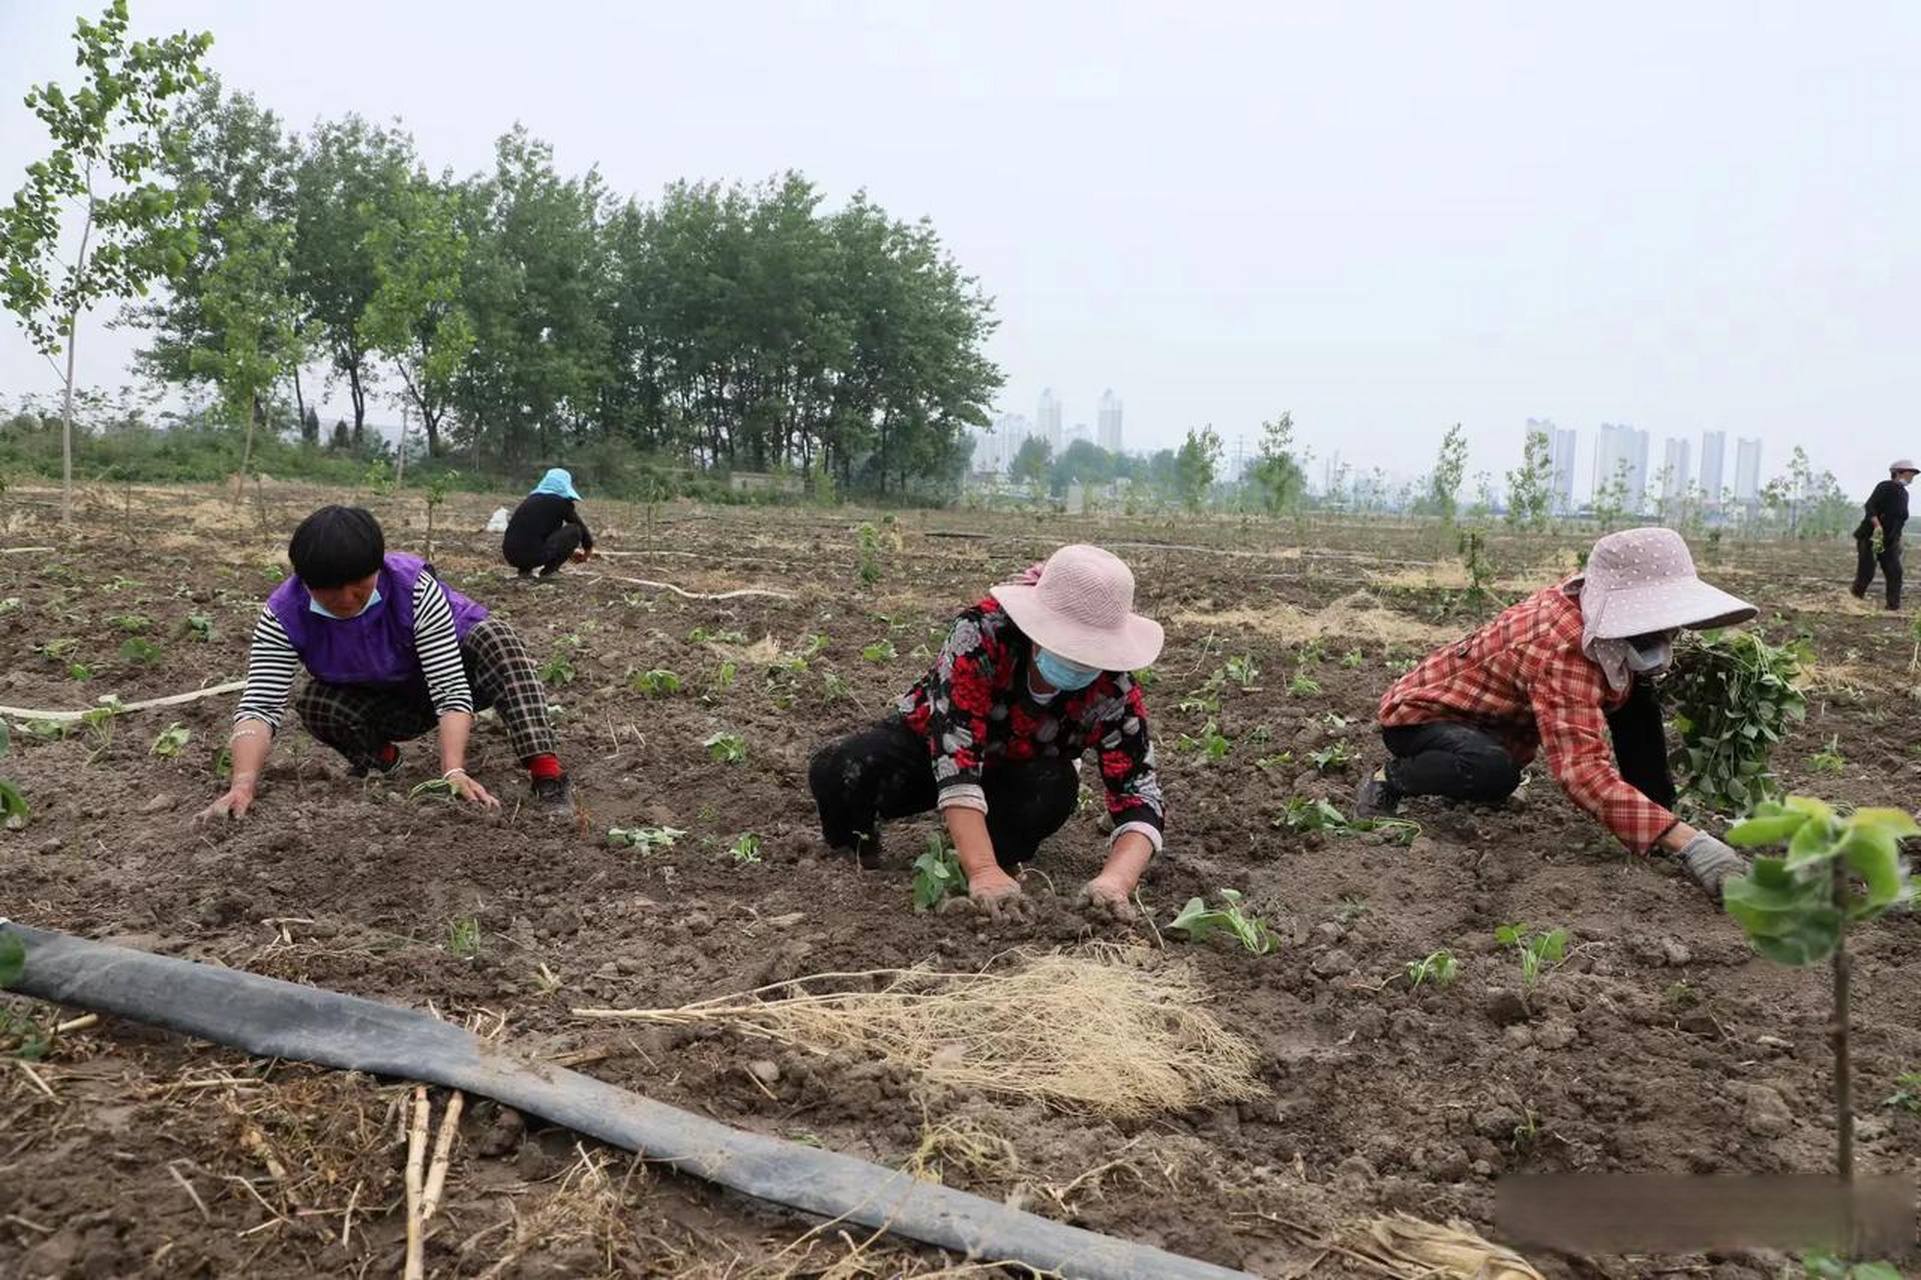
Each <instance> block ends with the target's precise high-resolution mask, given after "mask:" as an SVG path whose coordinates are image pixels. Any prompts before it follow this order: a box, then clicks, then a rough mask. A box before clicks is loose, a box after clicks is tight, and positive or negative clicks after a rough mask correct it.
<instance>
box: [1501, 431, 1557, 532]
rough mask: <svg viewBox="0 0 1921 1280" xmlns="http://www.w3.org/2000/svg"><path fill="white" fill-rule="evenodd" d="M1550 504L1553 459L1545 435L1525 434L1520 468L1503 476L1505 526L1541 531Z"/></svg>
mask: <svg viewBox="0 0 1921 1280" xmlns="http://www.w3.org/2000/svg"><path fill="white" fill-rule="evenodd" d="M1553 501H1554V455H1553V452H1552V449H1551V447H1550V445H1549V441H1548V436H1547V432H1545V431H1529V432H1528V433H1527V438H1526V439H1525V440H1524V441H1523V442H1522V444H1521V465H1520V466H1519V467H1516V468H1515V469H1514V470H1512V471H1510V472H1508V473H1507V522H1508V524H1510V525H1512V526H1514V527H1515V528H1527V529H1542V528H1545V527H1546V526H1547V522H1548V512H1549V510H1550V508H1551V505H1552V503H1553Z"/></svg>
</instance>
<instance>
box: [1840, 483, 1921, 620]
mask: <svg viewBox="0 0 1921 1280" xmlns="http://www.w3.org/2000/svg"><path fill="white" fill-rule="evenodd" d="M1915 471H1916V468H1915V465H1914V461H1913V460H1912V459H1910V458H1900V459H1897V460H1896V461H1895V462H1894V463H1893V464H1892V465H1890V466H1889V467H1888V478H1887V479H1886V480H1883V481H1882V482H1881V483H1880V484H1877V485H1875V486H1874V492H1873V493H1871V494H1869V495H1868V500H1867V502H1866V503H1864V504H1863V508H1862V509H1863V511H1864V513H1865V514H1864V516H1863V518H1862V521H1861V524H1860V525H1859V527H1857V528H1856V529H1855V531H1854V548H1855V564H1854V585H1853V586H1852V587H1849V588H1848V590H1850V591H1852V592H1853V593H1854V598H1855V599H1857V600H1865V599H1867V595H1868V588H1869V587H1870V586H1872V585H1873V583H1874V570H1875V566H1876V565H1879V566H1880V568H1881V576H1882V577H1883V578H1884V579H1886V580H1887V590H1888V608H1890V609H1899V608H1900V607H1901V526H1902V525H1905V524H1906V523H1907V522H1908V486H1909V485H1911V484H1913V483H1914V476H1915ZM1877 542H1878V543H1879V544H1880V545H1879V546H1878V547H1877V546H1876V545H1875V544H1876V543H1877Z"/></svg>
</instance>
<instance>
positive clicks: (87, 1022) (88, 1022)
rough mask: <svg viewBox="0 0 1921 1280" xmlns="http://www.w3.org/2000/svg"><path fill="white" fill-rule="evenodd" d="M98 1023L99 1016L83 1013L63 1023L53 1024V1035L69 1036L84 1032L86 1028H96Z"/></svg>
mask: <svg viewBox="0 0 1921 1280" xmlns="http://www.w3.org/2000/svg"><path fill="white" fill-rule="evenodd" d="M99 1022H100V1015H99V1014H97V1013H83V1014H81V1015H80V1016H79V1017H77V1018H69V1019H68V1020H67V1021H65V1022H59V1023H55V1024H54V1028H53V1033H54V1034H55V1035H57V1036H64V1035H69V1034H71V1033H73V1032H75V1031H85V1030H86V1029H87V1028H88V1027H92V1026H97V1025H99Z"/></svg>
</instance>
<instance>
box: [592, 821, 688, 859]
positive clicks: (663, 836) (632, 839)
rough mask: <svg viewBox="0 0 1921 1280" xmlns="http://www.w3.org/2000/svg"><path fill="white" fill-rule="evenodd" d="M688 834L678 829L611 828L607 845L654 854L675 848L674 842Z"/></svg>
mask: <svg viewBox="0 0 1921 1280" xmlns="http://www.w3.org/2000/svg"><path fill="white" fill-rule="evenodd" d="M686 834H687V833H686V832H685V831H682V830H681V829H680V828H678V827H609V828H608V829H607V843H608V844H609V845H610V846H612V847H613V848H615V849H639V850H640V851H641V852H642V853H652V852H653V851H654V850H656V849H671V848H673V846H674V842H675V841H676V840H678V839H680V838H681V837H682V836H684V835H686Z"/></svg>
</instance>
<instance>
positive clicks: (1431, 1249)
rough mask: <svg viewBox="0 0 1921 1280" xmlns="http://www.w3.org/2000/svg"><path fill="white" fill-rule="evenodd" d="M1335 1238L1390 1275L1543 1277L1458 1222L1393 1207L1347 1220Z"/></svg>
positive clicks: (1404, 1279)
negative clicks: (1425, 1219)
mask: <svg viewBox="0 0 1921 1280" xmlns="http://www.w3.org/2000/svg"><path fill="white" fill-rule="evenodd" d="M1336 1244H1337V1246H1338V1248H1339V1249H1340V1250H1341V1251H1342V1252H1344V1253H1346V1254H1347V1255H1348V1256H1349V1257H1350V1258H1353V1259H1358V1260H1360V1261H1363V1262H1365V1263H1367V1264H1368V1265H1370V1266H1372V1267H1374V1268H1375V1269H1376V1270H1377V1271H1378V1272H1379V1274H1381V1275H1384V1276H1388V1277H1391V1280H1543V1277H1542V1275H1541V1273H1540V1272H1539V1271H1536V1270H1535V1269H1534V1268H1533V1267H1532V1266H1530V1265H1529V1264H1528V1261H1527V1259H1525V1258H1523V1257H1522V1256H1521V1255H1520V1254H1518V1253H1516V1252H1514V1250H1512V1249H1509V1248H1507V1247H1505V1246H1503V1245H1498V1244H1494V1243H1492V1242H1491V1241H1489V1240H1486V1239H1483V1238H1482V1237H1481V1236H1479V1235H1477V1234H1476V1233H1475V1232H1474V1231H1473V1230H1471V1229H1470V1228H1468V1227H1467V1226H1466V1225H1465V1224H1463V1223H1460V1222H1449V1223H1448V1224H1446V1225H1445V1226H1442V1225H1439V1224H1436V1223H1432V1222H1423V1221H1421V1220H1420V1219H1419V1218H1415V1217H1410V1216H1409V1215H1407V1214H1404V1213H1397V1214H1395V1215H1393V1216H1392V1217H1385V1218H1374V1219H1370V1220H1368V1221H1365V1222H1357V1223H1351V1224H1349V1225H1348V1226H1347V1227H1345V1228H1344V1229H1343V1230H1342V1231H1341V1232H1340V1233H1339V1235H1338V1237H1337V1241H1336Z"/></svg>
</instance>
